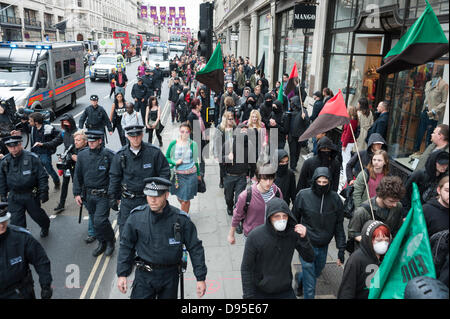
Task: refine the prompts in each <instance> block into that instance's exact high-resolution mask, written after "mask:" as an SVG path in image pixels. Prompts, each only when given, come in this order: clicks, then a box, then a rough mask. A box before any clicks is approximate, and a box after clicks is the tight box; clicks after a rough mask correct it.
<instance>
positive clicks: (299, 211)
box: [292, 167, 346, 251]
mask: <svg viewBox="0 0 450 319" xmlns="http://www.w3.org/2000/svg"><path fill="white" fill-rule="evenodd" d="M321 176H324V177H326V178H327V179H328V180H330V172H329V169H328V168H326V167H319V168H317V169H316V170H315V171H314V175H313V183H314V184H313V187H312V188H307V189H302V190H301V191H300V192H299V193H298V194H297V197H296V198H295V202H294V206H293V208H292V212H293V214H294V216H295V217H296V219H297V220H298V221H300V223H301V224H303V225H305V226H306V228H307V229H308V237H309V240H310V241H311V244H312V245H313V246H314V247H324V246H328V244H329V243H330V241H331V239H332V238H333V236H334V237H335V239H336V248H337V249H338V250H341V251H343V250H345V246H346V240H345V232H344V225H343V222H344V211H343V204H342V200H341V199H340V197H339V195H338V194H337V193H336V192H334V191H332V190H330V187H329V186H330V184H328V189H327V190H326V191H325V192H324V193H323V194H320V192H319V189H318V187H317V183H316V180H317V179H318V178H319V177H321Z"/></svg>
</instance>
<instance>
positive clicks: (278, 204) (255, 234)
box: [241, 197, 314, 299]
mask: <svg viewBox="0 0 450 319" xmlns="http://www.w3.org/2000/svg"><path fill="white" fill-rule="evenodd" d="M279 212H283V213H286V214H287V215H288V222H287V225H286V229H285V230H284V231H277V230H275V228H274V227H273V225H272V223H271V221H270V217H271V216H272V215H273V214H276V213H279ZM265 215H266V219H265V223H264V224H262V225H260V226H258V227H256V228H255V229H254V230H253V231H252V232H251V234H250V235H249V237H248V238H247V241H246V243H245V250H244V255H243V258H242V264H241V276H242V291H243V298H244V299H248V298H253V297H255V292H256V291H257V290H259V291H261V292H263V293H267V294H276V293H282V292H285V291H289V290H290V289H292V269H291V262H292V257H293V254H294V249H297V251H298V253H299V254H300V256H302V258H303V259H305V260H306V261H308V262H313V261H314V250H313V248H312V246H311V244H310V242H309V240H308V234H307V235H306V236H305V237H304V238H301V237H300V235H299V234H298V233H296V232H295V231H294V227H295V225H296V224H297V220H296V219H295V217H294V216H293V214H292V212H291V211H290V210H289V207H288V206H287V204H286V203H285V202H284V201H283V200H282V199H280V198H277V197H275V198H273V199H271V200H270V201H269V202H268V203H267V207H266V210H265Z"/></svg>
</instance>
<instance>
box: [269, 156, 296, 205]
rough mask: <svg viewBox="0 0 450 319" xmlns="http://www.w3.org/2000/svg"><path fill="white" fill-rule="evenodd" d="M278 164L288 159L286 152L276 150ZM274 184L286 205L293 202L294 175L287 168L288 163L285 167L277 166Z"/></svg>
mask: <svg viewBox="0 0 450 319" xmlns="http://www.w3.org/2000/svg"><path fill="white" fill-rule="evenodd" d="M277 155H278V163H280V161H281V160H282V159H283V158H284V157H289V154H288V152H286V151H285V150H284V149H278V150H277ZM274 183H275V184H276V185H277V186H278V187H279V188H280V189H281V192H282V193H283V194H284V200H285V202H286V204H288V206H289V204H290V203H291V201H292V203H293V202H294V201H295V196H296V195H297V192H296V188H295V173H294V171H293V170H292V169H290V168H289V163H288V164H286V165H278V170H277V175H276V176H275V181H274Z"/></svg>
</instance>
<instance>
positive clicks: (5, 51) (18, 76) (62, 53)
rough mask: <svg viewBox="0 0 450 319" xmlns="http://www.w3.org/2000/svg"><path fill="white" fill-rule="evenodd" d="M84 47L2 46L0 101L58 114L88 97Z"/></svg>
mask: <svg viewBox="0 0 450 319" xmlns="http://www.w3.org/2000/svg"><path fill="white" fill-rule="evenodd" d="M83 48H84V47H83V44H82V43H76V42H73V43H70V42H60V43H59V42H53V43H49V42H42V43H40V42H1V43H0V98H1V99H5V100H6V99H9V98H10V97H14V101H15V105H16V107H17V108H29V109H32V110H38V109H50V110H52V111H57V110H60V109H62V108H64V107H65V106H71V107H74V106H75V105H76V101H77V98H80V97H82V96H84V95H86V84H85V77H84V64H83Z"/></svg>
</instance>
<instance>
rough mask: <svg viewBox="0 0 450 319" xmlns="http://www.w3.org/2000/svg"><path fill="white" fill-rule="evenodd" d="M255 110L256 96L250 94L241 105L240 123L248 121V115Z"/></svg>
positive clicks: (256, 107) (256, 106)
mask: <svg viewBox="0 0 450 319" xmlns="http://www.w3.org/2000/svg"><path fill="white" fill-rule="evenodd" d="M256 109H258V105H257V104H256V95H255V94H253V93H250V94H249V96H248V97H247V101H246V103H244V104H242V105H241V113H242V117H241V122H244V121H248V119H249V118H250V113H251V112H252V111H253V110H256Z"/></svg>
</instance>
